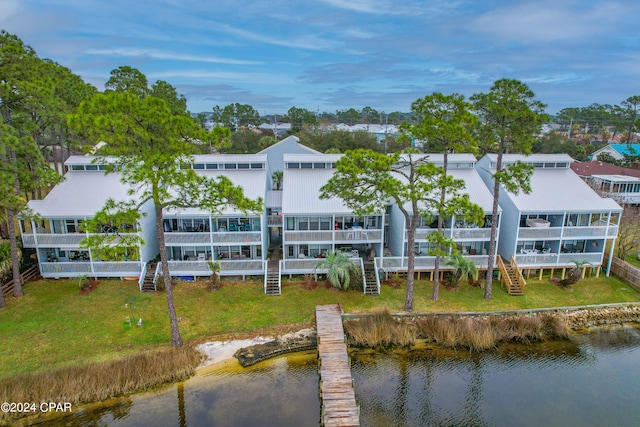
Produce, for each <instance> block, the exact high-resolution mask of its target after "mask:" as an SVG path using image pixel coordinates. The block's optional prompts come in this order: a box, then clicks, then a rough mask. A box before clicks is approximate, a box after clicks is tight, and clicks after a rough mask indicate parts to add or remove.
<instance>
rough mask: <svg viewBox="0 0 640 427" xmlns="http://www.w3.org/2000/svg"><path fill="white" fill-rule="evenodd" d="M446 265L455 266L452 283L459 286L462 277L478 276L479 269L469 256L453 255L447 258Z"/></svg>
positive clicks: (474, 277) (475, 277)
mask: <svg viewBox="0 0 640 427" xmlns="http://www.w3.org/2000/svg"><path fill="white" fill-rule="evenodd" d="M444 263H445V265H448V266H449V267H453V271H454V273H453V280H452V282H451V283H452V285H453V286H454V287H457V286H458V284H459V283H460V279H461V278H463V277H465V278H467V279H469V277H471V278H473V279H474V280H476V279H477V278H478V269H477V268H476V265H475V263H474V262H473V261H472V260H470V259H469V258H465V257H464V256H462V255H458V254H456V255H451V256H449V257H447V258H445V261H444Z"/></svg>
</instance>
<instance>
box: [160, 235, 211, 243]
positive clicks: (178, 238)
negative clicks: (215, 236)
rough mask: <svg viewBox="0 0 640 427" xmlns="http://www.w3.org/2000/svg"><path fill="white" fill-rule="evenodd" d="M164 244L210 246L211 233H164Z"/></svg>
mask: <svg viewBox="0 0 640 427" xmlns="http://www.w3.org/2000/svg"><path fill="white" fill-rule="evenodd" d="M164 242H165V243H166V244H167V245H199V244H200V245H203V244H204V245H210V244H211V233H209V232H205V233H199V232H192V233H174V232H171V233H164Z"/></svg>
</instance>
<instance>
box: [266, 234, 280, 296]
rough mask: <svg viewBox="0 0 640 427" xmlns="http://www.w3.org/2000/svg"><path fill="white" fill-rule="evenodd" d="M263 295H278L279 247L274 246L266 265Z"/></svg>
mask: <svg viewBox="0 0 640 427" xmlns="http://www.w3.org/2000/svg"><path fill="white" fill-rule="evenodd" d="M264 293H265V294H266V295H272V296H277V295H280V293H281V292H280V246H279V245H278V246H275V247H274V249H273V251H272V252H271V257H270V258H269V262H268V263H267V276H266V278H265V287H264Z"/></svg>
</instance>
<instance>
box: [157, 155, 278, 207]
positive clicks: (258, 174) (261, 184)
mask: <svg viewBox="0 0 640 427" xmlns="http://www.w3.org/2000/svg"><path fill="white" fill-rule="evenodd" d="M264 157H266V156H264ZM196 172H197V173H198V175H201V176H206V177H208V178H216V177H218V176H220V175H223V176H226V177H227V178H229V179H230V180H231V182H233V184H234V185H238V186H240V187H242V189H243V191H244V195H245V197H247V198H249V199H254V200H255V199H257V198H258V197H261V198H262V199H263V201H264V198H265V191H266V179H267V171H266V169H250V170H248V169H243V170H233V169H232V170H229V169H227V170H198V171H196ZM166 214H167V215H184V216H191V215H192V216H203V215H209V212H208V211H207V210H205V209H200V208H184V209H175V208H170V209H167V210H166ZM219 215H243V213H242V212H240V211H238V210H235V209H234V208H232V207H225V208H223V209H222V211H221V212H220V213H219Z"/></svg>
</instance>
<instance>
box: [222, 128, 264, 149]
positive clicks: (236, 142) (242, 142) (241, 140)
mask: <svg viewBox="0 0 640 427" xmlns="http://www.w3.org/2000/svg"><path fill="white" fill-rule="evenodd" d="M261 138H262V137H261V136H260V135H259V134H257V133H255V132H252V131H250V130H244V129H241V130H239V131H236V132H233V133H232V134H231V137H230V138H229V144H225V145H224V146H222V148H221V150H220V151H221V152H223V153H229V154H252V153H257V152H258V151H260V139H261Z"/></svg>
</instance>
